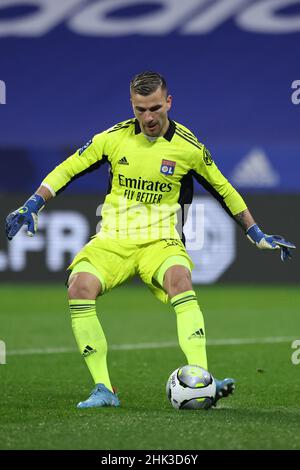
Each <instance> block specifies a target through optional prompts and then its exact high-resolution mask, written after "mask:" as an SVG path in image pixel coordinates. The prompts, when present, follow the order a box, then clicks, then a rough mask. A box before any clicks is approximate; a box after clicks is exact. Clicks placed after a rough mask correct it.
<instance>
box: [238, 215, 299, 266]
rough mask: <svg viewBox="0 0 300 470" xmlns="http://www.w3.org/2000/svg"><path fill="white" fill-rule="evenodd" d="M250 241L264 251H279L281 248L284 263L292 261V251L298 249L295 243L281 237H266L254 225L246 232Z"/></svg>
mask: <svg viewBox="0 0 300 470" xmlns="http://www.w3.org/2000/svg"><path fill="white" fill-rule="evenodd" d="M246 234H247V237H248V238H249V240H250V241H251V242H252V243H254V244H255V245H256V246H257V247H258V248H260V249H262V250H277V249H279V248H280V250H281V252H280V256H281V260H282V261H286V260H288V259H291V257H292V256H291V252H290V249H293V248H296V246H295V245H294V243H291V242H288V241H286V240H285V239H284V238H283V237H281V236H280V235H266V234H265V233H263V232H262V231H261V230H260V228H259V227H258V226H257V225H256V224H254V225H252V226H251V227H250V228H248V230H247V231H246Z"/></svg>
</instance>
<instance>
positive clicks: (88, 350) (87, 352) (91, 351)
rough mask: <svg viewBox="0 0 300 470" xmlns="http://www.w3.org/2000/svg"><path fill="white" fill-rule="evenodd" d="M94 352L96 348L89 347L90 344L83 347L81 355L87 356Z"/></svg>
mask: <svg viewBox="0 0 300 470" xmlns="http://www.w3.org/2000/svg"><path fill="white" fill-rule="evenodd" d="M96 352H97V350H96V349H93V348H91V346H89V345H87V346H86V347H85V348H84V351H83V353H82V355H83V357H87V356H90V355H91V354H94V353H96Z"/></svg>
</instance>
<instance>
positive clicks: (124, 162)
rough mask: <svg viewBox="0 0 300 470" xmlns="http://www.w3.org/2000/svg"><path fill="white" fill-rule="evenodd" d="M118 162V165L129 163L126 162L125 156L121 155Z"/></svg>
mask: <svg viewBox="0 0 300 470" xmlns="http://www.w3.org/2000/svg"><path fill="white" fill-rule="evenodd" d="M118 164H119V165H129V163H128V161H127V158H126V157H122V158H121V159H120V160H119V161H118Z"/></svg>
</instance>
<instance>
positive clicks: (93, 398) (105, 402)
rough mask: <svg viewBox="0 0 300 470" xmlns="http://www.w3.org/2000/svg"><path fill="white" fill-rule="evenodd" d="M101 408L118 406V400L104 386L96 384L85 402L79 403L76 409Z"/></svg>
mask: <svg viewBox="0 0 300 470" xmlns="http://www.w3.org/2000/svg"><path fill="white" fill-rule="evenodd" d="M102 406H120V400H119V398H118V396H117V395H116V394H115V393H113V392H111V391H110V390H109V389H108V388H107V387H105V385H104V384H96V386H95V388H94V389H93V390H92V393H91V394H90V396H89V397H88V398H87V400H85V401H81V402H79V403H78V405H77V408H98V407H102Z"/></svg>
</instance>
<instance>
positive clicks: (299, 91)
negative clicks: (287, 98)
mask: <svg viewBox="0 0 300 470" xmlns="http://www.w3.org/2000/svg"><path fill="white" fill-rule="evenodd" d="M292 89H293V90H295V91H294V92H293V93H292V95H291V100H292V103H293V104H295V105H297V104H300V80H294V81H293V83H292Z"/></svg>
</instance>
